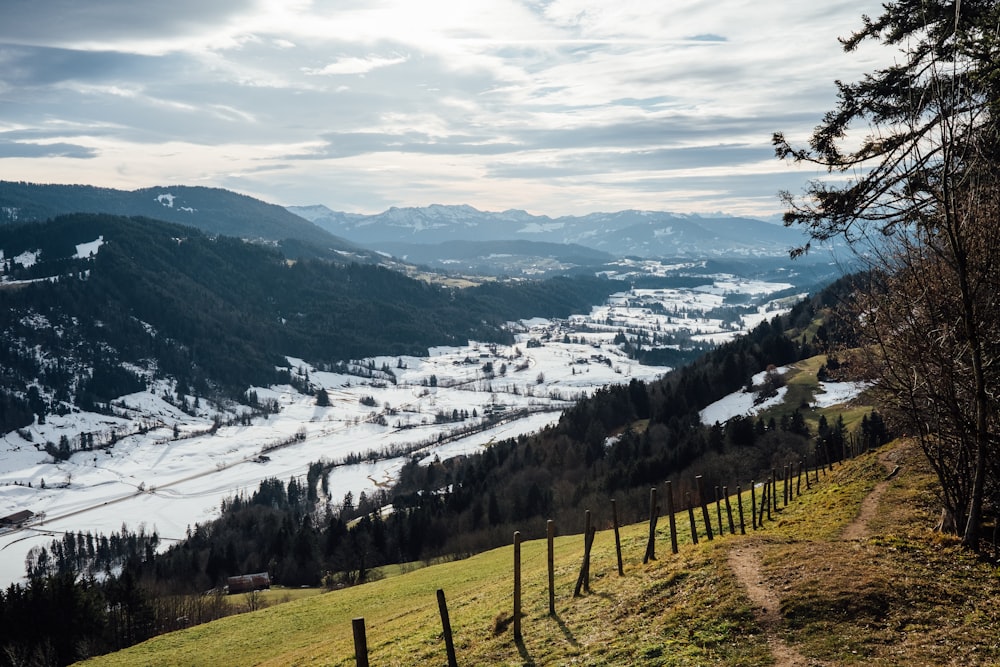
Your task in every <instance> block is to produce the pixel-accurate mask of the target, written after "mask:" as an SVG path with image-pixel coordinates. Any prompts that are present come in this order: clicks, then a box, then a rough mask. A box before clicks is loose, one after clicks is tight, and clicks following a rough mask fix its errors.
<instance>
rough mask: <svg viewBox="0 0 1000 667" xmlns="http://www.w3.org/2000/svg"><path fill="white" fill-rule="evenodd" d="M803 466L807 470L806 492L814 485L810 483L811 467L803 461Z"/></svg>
mask: <svg viewBox="0 0 1000 667" xmlns="http://www.w3.org/2000/svg"><path fill="white" fill-rule="evenodd" d="M802 465H803V466H805V469H806V491H808V490H809V489H811V488H812V484H810V483H809V466H808V465H807V464H806V460H805V459H802Z"/></svg>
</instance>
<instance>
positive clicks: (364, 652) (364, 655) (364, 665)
mask: <svg viewBox="0 0 1000 667" xmlns="http://www.w3.org/2000/svg"><path fill="white" fill-rule="evenodd" d="M351 626H352V627H353V628H354V659H355V660H356V661H357V664H358V667H368V639H367V637H365V619H364V618H355V619H354V620H353V621H351Z"/></svg>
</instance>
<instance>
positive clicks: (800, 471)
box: [795, 459, 804, 496]
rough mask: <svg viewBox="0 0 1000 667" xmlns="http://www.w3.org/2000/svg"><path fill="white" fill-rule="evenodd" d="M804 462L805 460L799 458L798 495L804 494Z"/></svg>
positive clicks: (796, 485)
mask: <svg viewBox="0 0 1000 667" xmlns="http://www.w3.org/2000/svg"><path fill="white" fill-rule="evenodd" d="M803 464H804V462H803V461H802V459H799V475H798V479H797V480H796V482H795V495H797V496H801V495H802V466H803Z"/></svg>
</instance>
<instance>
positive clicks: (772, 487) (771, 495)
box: [765, 470, 777, 521]
mask: <svg viewBox="0 0 1000 667" xmlns="http://www.w3.org/2000/svg"><path fill="white" fill-rule="evenodd" d="M775 480H777V476H776V475H775V474H774V471H773V470H772V471H771V479H769V480H768V482H767V493H766V494H765V497H766V498H767V503H766V504H767V520H768V521H773V517H772V516H771V505H774V507H775V508H777V504H776V503H777V499H776V498H775V496H776V495H777V494H776V493H775V491H776V490H777V486H776V484H777V482H776V481H775Z"/></svg>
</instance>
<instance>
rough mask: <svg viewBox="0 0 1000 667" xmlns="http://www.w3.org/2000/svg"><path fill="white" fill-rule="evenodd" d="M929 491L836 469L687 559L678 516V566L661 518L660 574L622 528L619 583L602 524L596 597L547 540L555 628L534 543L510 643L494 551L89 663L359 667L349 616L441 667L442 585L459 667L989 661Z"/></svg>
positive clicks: (993, 611) (888, 459)
mask: <svg viewBox="0 0 1000 667" xmlns="http://www.w3.org/2000/svg"><path fill="white" fill-rule="evenodd" d="M896 466H900V468H899V470H898V471H897V473H896V474H895V475H892V476H891V478H890V479H889V480H888V481H886V477H887V475H888V472H887V471H892V470H893V469H894V468H895V467H896ZM933 484H934V481H933V479H932V477H931V475H930V473H929V471H928V470H927V469H926V466H925V465H924V463H923V458H922V456H921V455H920V454H919V452H917V451H915V450H914V448H912V447H910V446H908V445H907V444H906V443H895V444H894V445H890V446H888V447H887V448H884V449H883V450H882V451H880V452H877V453H869V454H866V455H864V456H862V457H859V458H858V459H856V460H854V461H850V462H848V463H846V464H843V465H839V466H838V467H837V469H836V470H835V471H834V472H832V473H830V474H827V475H823V476H821V480H820V483H819V484H813V487H812V489H811V490H809V491H806V488H805V486H804V485H803V487H802V490H803V494H802V495H801V496H799V497H798V498H796V499H795V500H793V501H792V502H791V503H790V504H789V505H788V506H787V507H784V508H782V509H781V510H780V512H779V514H778V516H777V517H775V520H774V521H773V522H770V523H768V524H767V525H766V527H765V528H764V529H763V530H760V531H757V532H754V531H752V530H751V529H750V527H749V519H748V525H747V533H748V534H747V535H746V536H739V535H736V536H731V535H728V534H727V535H726V536H725V537H723V538H719V537H718V536H717V537H716V539H715V540H714V541H712V542H706V541H704V538H703V539H702V542H701V543H700V544H699V545H697V546H695V545H692V544H690V540H689V531H688V528H687V526H688V520H687V515H686V513H685V514H684V515H678V522H677V525H678V528H679V532H680V534H681V536H682V540H681V541H682V544H681V548H680V553H679V554H678V555H676V556H675V555H672V554H671V553H670V546H669V539H668V537H667V533H666V532H665V531H666V530H667V526H668V523H667V521H666V519H665V518H662V519H661V520H660V523H659V527H658V534H657V538H658V540H657V555H658V557H659V560H656V561H653V562H650V563H649V564H648V565H643V564H642V562H641V557H642V554H643V552H644V548H645V537H646V531H647V527H646V526H645V525H644V524H639V525H634V526H629V527H626V528H624V529H623V531H622V546H623V550H624V553H625V576H624V577H619V576H618V574H617V568H616V564H615V555H614V537H613V533H612V531H610V530H607V529H603V528H605V527H603V526H602V527H601V528H602V530H600V531H599V532H598V533H597V536H596V540H595V543H594V551H593V559H592V565H591V573H592V583H591V589H592V590H591V593H589V594H585V595H583V596H582V597H579V598H575V599H574V598H573V597H572V591H573V586H574V583H575V581H576V577H577V574H578V572H579V567H580V560H581V557H582V551H583V549H582V546H583V545H582V541H583V540H582V537H580V536H568V537H561V538H557V540H556V557H555V569H556V590H557V594H556V595H557V600H556V611H557V614H556V616H555V617H549V616H548V608H547V592H546V590H547V589H546V558H545V541H544V540H535V541H528V542H526V543H525V544H524V545H523V546H522V562H523V568H524V571H523V575H522V576H523V581H524V593H523V596H524V616H523V619H522V629H523V636H524V641H523V642H520V643H518V642H515V641H514V638H513V634H512V629H511V627H510V623H509V622H510V616H511V609H512V574H511V571H512V553H513V551H512V548H511V547H505V548H501V549H496V550H494V551H491V552H488V553H484V554H481V555H479V556H475V557H472V558H469V559H467V560H463V561H456V562H451V563H445V564H441V565H435V566H432V567H427V568H423V569H420V570H416V571H414V572H410V573H408V574H404V575H402V576H399V577H395V578H392V579H386V580H383V581H380V582H375V583H372V584H368V585H365V586H361V587H357V588H351V589H345V590H341V591H337V592H332V593H328V594H324V595H319V596H314V597H311V598H308V599H303V600H298V601H294V602H290V603H287V604H283V605H279V606H276V607H271V608H269V609H266V610H263V611H261V612H257V613H254V614H246V615H242V616H237V617H231V618H227V619H223V620H221V621H218V622H215V623H211V624H208V625H204V626H200V627H196V628H192V629H189V630H187V631H184V632H178V633H174V634H171V635H165V636H162V637H158V638H155V639H153V640H151V641H148V642H146V643H144V644H141V645H138V646H135V647H132V648H130V649H128V650H126V651H122V652H120V653H117V654H112V655H108V656H103V657H101V658H97V659H94V660H91V661H89V662H88V663H86V664H88V665H141V664H148V665H153V664H155V665H170V664H173V665H179V664H184V665H225V664H232V665H235V664H241V665H248V664H255V665H288V664H295V665H353V664H354V657H353V653H354V651H353V642H352V633H351V619H352V618H355V617H359V616H361V617H364V618H365V621H366V625H367V629H368V645H369V653H370V659H371V664H373V665H412V664H444V663H445V661H446V659H445V649H444V643H443V640H442V638H441V630H440V621H439V618H438V611H437V604H436V598H435V591H436V589H438V588H443V589H444V591H445V593H446V595H447V597H448V602H449V610H450V614H451V622H452V626H453V629H454V633H455V641H456V648H457V654H458V662H459V664H507V665H515V664H568V663H574V664H585V665H623V664H642V665H696V664H697V665H701V664H714V665H770V664H791V662H794V658H795V656H798V657H799V658H801V657H802V656H804V657H805V658H806V659H807V660H809V661H810V662H816V663H817V664H838V665H841V664H859V665H860V664H865V665H897V664H903V663H912V664H965V665H978V664H996V662H997V661H998V660H1000V641H998V640H997V637H998V636H1000V635H998V632H997V631H998V629H1000V611H998V609H1000V607H998V605H997V602H1000V580H998V579H997V577H996V572H995V568H993V567H992V566H991V565H989V564H987V563H985V562H982V561H979V560H976V559H975V558H974V557H972V556H970V555H969V554H967V553H966V552H964V551H961V550H960V549H959V548H958V547H957V546H956V545H955V544H954V543H953V541H952V540H951V539H948V538H943V537H942V536H940V535H938V534H936V533H933V532H932V530H931V528H932V526H933V524H934V521H935V518H936V516H935V515H936V505H935V504H934V502H933V490H932V489H933ZM873 490H874V492H873ZM866 498H867V499H868V500H867V502H863V501H865V499H866ZM734 504H735V503H734ZM713 516H714V511H713ZM713 520H714V519H713ZM698 524H699V530H702V528H701V521H700V519H699V521H698ZM529 537H530V536H529ZM740 571H742V574H741V575H740V576H738V575H737V572H740ZM747 572H750V577H751V579H750V580H749V582H748V581H747V579H746V577H747V576H748V575H747ZM740 577H743V579H741V578H740ZM755 582H756V584H757V585H758V587H759V588H761V589H763V592H764V593H765V594H767V595H771V596H772V598H773V599H774V600H775V601H776V602H777V604H778V605H779V606H778V607H777V609H780V614H778V613H774V612H775V611H776V610H775V609H770V610H769V611H770V612H771V615H770V616H769V615H768V613H766V612H764V611H762V610H761V609H760V607H761V606H766V605H761V604H760V602H759V601H757V598H756V597H755V598H754V599H753V600H752V599H751V597H750V593H748V590H749V589H748V588H747V586H748V585H750V586H753V585H754V583H755ZM760 593H761V591H757V594H758V595H759V594H760ZM789 656H792V658H790V657H789Z"/></svg>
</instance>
